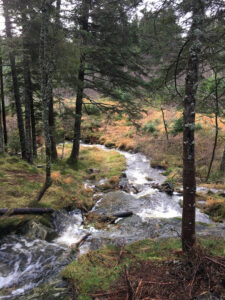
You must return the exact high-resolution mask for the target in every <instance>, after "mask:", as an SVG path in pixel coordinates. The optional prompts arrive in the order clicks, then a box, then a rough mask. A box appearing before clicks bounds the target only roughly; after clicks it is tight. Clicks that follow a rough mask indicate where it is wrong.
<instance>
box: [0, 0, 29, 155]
mask: <svg viewBox="0 0 225 300" xmlns="http://www.w3.org/2000/svg"><path fill="white" fill-rule="evenodd" d="M3 10H4V17H5V27H6V36H7V38H8V39H12V32H11V21H10V17H9V12H8V7H7V2H6V0H3ZM9 61H10V66H11V74H12V82H13V92H14V98H15V104H16V112H17V123H18V129H19V137H20V147H21V153H22V158H23V159H25V160H26V159H27V153H26V152H27V151H26V138H25V133H24V123H23V113H22V107H21V100H20V93H19V86H18V80H17V70H16V62H15V56H14V54H13V52H12V50H11V49H10V50H9Z"/></svg>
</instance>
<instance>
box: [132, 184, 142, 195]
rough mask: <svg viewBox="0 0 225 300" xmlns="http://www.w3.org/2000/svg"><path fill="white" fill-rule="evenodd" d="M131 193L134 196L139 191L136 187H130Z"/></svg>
mask: <svg viewBox="0 0 225 300" xmlns="http://www.w3.org/2000/svg"><path fill="white" fill-rule="evenodd" d="M132 192H133V193H134V194H138V193H140V190H139V189H138V188H137V187H136V186H134V185H132Z"/></svg>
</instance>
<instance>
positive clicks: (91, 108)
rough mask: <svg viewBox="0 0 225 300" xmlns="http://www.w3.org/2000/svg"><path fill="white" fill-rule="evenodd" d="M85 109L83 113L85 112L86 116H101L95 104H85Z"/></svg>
mask: <svg viewBox="0 0 225 300" xmlns="http://www.w3.org/2000/svg"><path fill="white" fill-rule="evenodd" d="M85 108H86V109H85V110H84V111H86V112H87V114H88V115H94V116H99V115H100V114H101V110H100V109H99V107H98V106H97V105H95V104H86V105H85Z"/></svg>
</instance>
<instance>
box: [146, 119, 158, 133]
mask: <svg viewBox="0 0 225 300" xmlns="http://www.w3.org/2000/svg"><path fill="white" fill-rule="evenodd" d="M143 132H144V133H156V132H157V128H156V127H155V124H154V123H152V122H148V123H147V124H145V126H144V128H143Z"/></svg>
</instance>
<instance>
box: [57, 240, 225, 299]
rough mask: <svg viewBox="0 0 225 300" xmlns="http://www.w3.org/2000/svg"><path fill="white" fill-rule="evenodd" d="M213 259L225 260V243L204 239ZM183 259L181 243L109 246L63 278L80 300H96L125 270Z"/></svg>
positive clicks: (68, 270) (83, 259)
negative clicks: (96, 295) (94, 295)
mask: <svg viewBox="0 0 225 300" xmlns="http://www.w3.org/2000/svg"><path fill="white" fill-rule="evenodd" d="M198 243H199V244H201V247H202V248H206V249H208V251H209V252H210V254H212V255H222V256H225V240H223V239H215V238H214V239H210V238H204V239H200V240H199V241H198ZM181 255H182V252H181V241H180V239H174V238H171V239H159V240H152V239H145V240H141V241H137V242H135V243H133V244H130V245H127V246H125V247H124V248H119V247H116V246H105V247H104V248H102V249H99V250H96V251H90V252H89V253H87V254H86V255H82V256H80V257H79V259H78V260H77V261H73V262H72V263H71V264H70V265H68V266H67V267H66V268H64V270H63V271H62V276H63V277H64V278H66V279H68V280H69V282H70V283H71V284H72V285H73V286H74V287H75V289H76V290H77V292H78V294H79V297H78V299H79V300H83V299H92V298H91V297H90V296H89V295H90V294H91V293H95V292H98V291H99V290H101V291H107V290H109V289H110V288H111V287H112V286H113V285H114V284H115V283H116V282H118V280H119V278H120V276H121V274H122V272H123V270H124V266H126V267H129V266H130V265H132V266H133V265H139V264H140V263H141V262H145V261H146V262H147V261H156V262H157V261H158V262H160V261H161V262H162V261H173V260H176V259H177V258H178V257H180V256H181Z"/></svg>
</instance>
